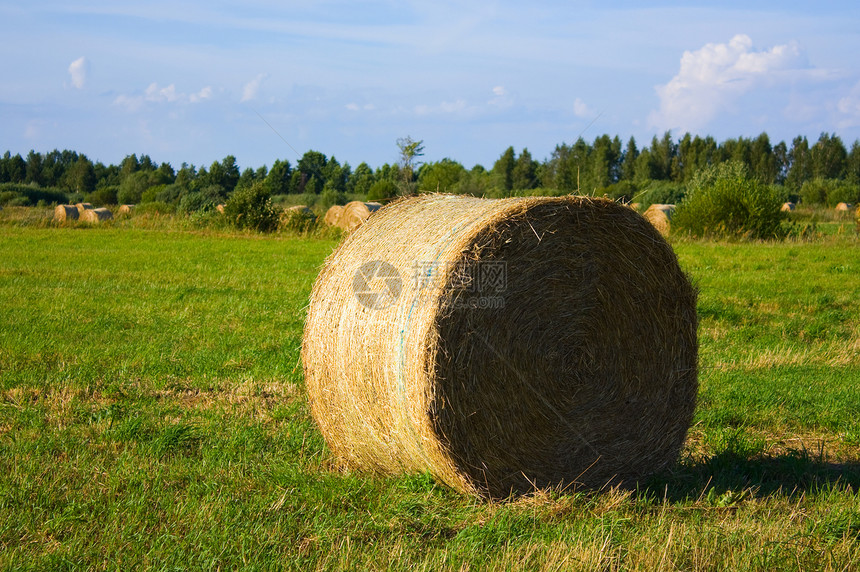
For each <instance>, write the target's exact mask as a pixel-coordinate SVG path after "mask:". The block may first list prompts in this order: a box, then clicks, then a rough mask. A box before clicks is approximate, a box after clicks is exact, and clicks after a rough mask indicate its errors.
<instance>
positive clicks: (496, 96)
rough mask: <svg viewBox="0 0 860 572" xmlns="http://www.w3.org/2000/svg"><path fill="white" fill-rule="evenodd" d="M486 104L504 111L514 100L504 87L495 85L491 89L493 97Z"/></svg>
mask: <svg viewBox="0 0 860 572" xmlns="http://www.w3.org/2000/svg"><path fill="white" fill-rule="evenodd" d="M487 103H488V104H489V105H491V106H493V107H496V108H499V109H506V108H508V107H511V106H512V105H513V103H514V100H513V98H512V97H511V96H509V95H508V90H507V89H506V88H505V87H504V86H502V85H497V86H496V87H494V88H493V97H492V98H491V99H490V100H489V101H488V102H487Z"/></svg>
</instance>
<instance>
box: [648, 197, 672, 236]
mask: <svg viewBox="0 0 860 572" xmlns="http://www.w3.org/2000/svg"><path fill="white" fill-rule="evenodd" d="M674 213H675V205H661V204H653V205H651V206H650V207H648V208H647V209H645V212H644V213H643V214H642V216H644V217H645V218H646V219H648V222H650V223H651V224H652V225H654V228H656V229H657V230H658V231H659V232H660V234H662V235H663V236H669V230H670V229H671V222H672V215H673V214H674Z"/></svg>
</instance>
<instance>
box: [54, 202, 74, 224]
mask: <svg viewBox="0 0 860 572" xmlns="http://www.w3.org/2000/svg"><path fill="white" fill-rule="evenodd" d="M54 220H55V221H57V222H66V221H67V220H78V209H77V208H76V207H75V205H57V206H56V207H55V208H54Z"/></svg>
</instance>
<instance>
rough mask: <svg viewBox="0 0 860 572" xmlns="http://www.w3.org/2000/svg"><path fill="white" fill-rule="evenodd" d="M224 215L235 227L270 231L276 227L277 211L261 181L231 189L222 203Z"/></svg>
mask: <svg viewBox="0 0 860 572" xmlns="http://www.w3.org/2000/svg"><path fill="white" fill-rule="evenodd" d="M224 216H225V217H226V218H227V220H228V221H230V223H231V224H233V225H234V226H235V227H237V228H249V229H254V230H258V231H260V232H272V231H274V230H277V228H278V211H276V210H275V208H274V207H273V206H272V200H271V194H270V191H269V189H268V188H267V187H266V185H265V184H264V183H263V181H257V182H256V183H254V184H253V185H251V186H248V187H244V188H241V189H238V190H236V191H233V194H232V195H230V198H229V199H228V200H227V203H226V204H225V205H224Z"/></svg>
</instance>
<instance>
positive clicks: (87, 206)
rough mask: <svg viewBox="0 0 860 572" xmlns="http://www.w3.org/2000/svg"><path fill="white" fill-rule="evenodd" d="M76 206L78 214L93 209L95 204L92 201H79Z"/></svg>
mask: <svg viewBox="0 0 860 572" xmlns="http://www.w3.org/2000/svg"><path fill="white" fill-rule="evenodd" d="M75 208H77V209H78V214H81V213H83V212H84V211H89V210H93V205H92V204H90V203H78V204H76V205H75Z"/></svg>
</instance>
